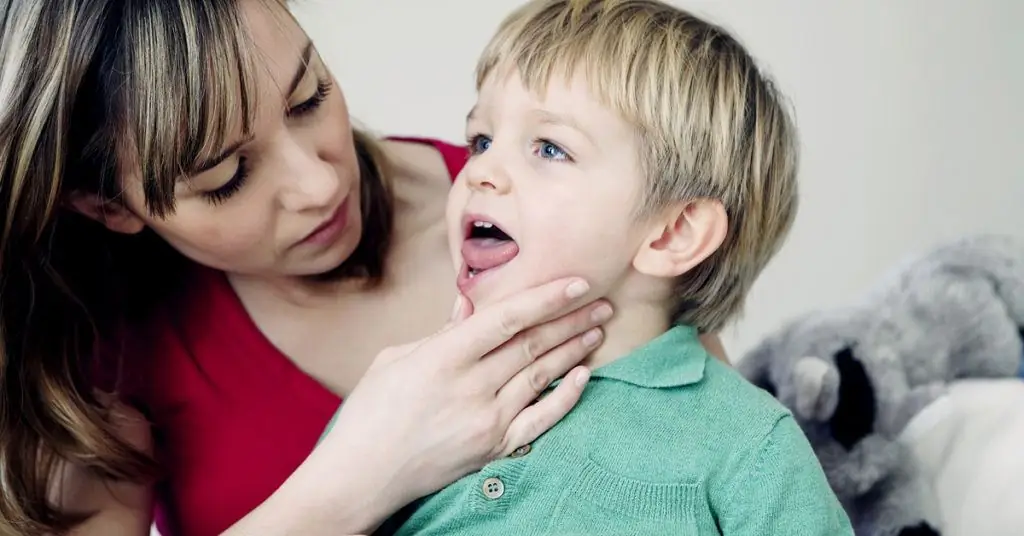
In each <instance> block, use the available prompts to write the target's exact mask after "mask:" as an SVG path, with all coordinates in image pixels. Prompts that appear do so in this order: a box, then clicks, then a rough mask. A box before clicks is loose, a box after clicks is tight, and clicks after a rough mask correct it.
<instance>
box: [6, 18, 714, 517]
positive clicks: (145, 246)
mask: <svg viewBox="0 0 1024 536" xmlns="http://www.w3.org/2000/svg"><path fill="white" fill-rule="evenodd" d="M4 14H5V18H4V21H3V29H2V37H3V40H2V42H0V54H2V65H3V70H2V72H0V136H2V143H0V151H2V153H0V206H2V207H3V209H4V211H3V216H4V221H3V223H2V228H0V229H2V234H0V285H2V287H0V300H2V302H0V308H2V325H0V333H2V342H3V347H2V348H3V354H2V362H0V363H2V366H3V369H2V372H0V374H2V376H0V380H2V382H3V385H2V392H0V427H2V428H0V462H2V468H0V485H2V490H3V497H2V500H0V533H2V534H8V533H17V534H49V533H55V532H64V531H65V530H66V529H69V528H71V527H74V532H73V533H74V534H80V535H91V534H103V535H115V536H116V535H122V534H123V535H133V536H134V535H142V534H147V533H148V530H149V526H150V524H151V522H152V520H153V511H154V508H153V505H154V503H155V504H156V505H157V508H156V510H157V513H158V518H157V521H158V524H159V525H160V528H161V530H162V532H164V534H165V535H168V536H170V535H174V534H189V535H200V536H202V535H209V534H219V533H224V534H256V533H258V534H261V535H273V534H285V533H287V534H310V535H315V534H328V533H329V534H339V533H357V532H368V531H370V530H372V529H373V528H374V527H375V526H377V525H378V524H379V523H380V522H381V521H382V520H384V519H385V518H387V517H388V516H389V515H391V514H392V513H394V512H395V511H397V510H398V509H399V508H400V507H401V506H403V505H405V504H407V503H409V502H411V501H413V500H414V499H416V498H418V497H421V496H423V495H425V494H428V493H431V492H433V491H435V490H437V489H439V488H440V487H442V486H444V485H446V484H448V483H450V482H452V481H454V480H455V479H457V478H458V477H460V476H462V475H464V474H466V473H468V472H470V471H472V470H473V469H475V468H477V467H479V466H481V465H482V464H483V463H485V462H486V461H488V460H489V459H493V458H494V457H496V456H501V455H504V454H507V453H508V452H510V451H511V450H513V449H514V448H516V447H517V446H520V445H523V444H525V443H528V442H530V441H532V440H533V439H534V438H535V437H537V435H539V434H540V433H542V432H543V431H544V430H546V429H548V428H549V427H550V426H551V425H552V424H553V423H554V422H556V421H557V420H558V419H560V418H561V417H562V416H563V415H564V414H565V412H567V411H568V410H569V408H570V407H572V405H573V404H574V403H575V401H576V400H577V398H578V396H579V394H580V392H581V390H582V387H583V385H584V384H585V382H586V380H587V377H588V376H587V371H586V370H585V369H583V368H582V367H578V366H577V364H578V363H579V362H580V361H581V360H582V359H583V358H584V357H585V355H586V354H587V353H588V352H589V351H590V350H591V349H593V348H594V347H595V346H596V345H597V344H599V343H600V325H601V324H603V323H604V322H605V321H606V320H607V319H608V317H609V316H610V314H611V309H610V307H609V305H608V304H606V303H604V302H602V301H601V300H596V299H595V297H594V296H590V295H589V294H588V293H587V287H586V284H585V282H583V281H577V280H565V281H555V282H551V283H550V284H548V285H546V286H543V287H541V288H538V289H535V291H533V292H532V293H527V294H523V295H521V296H518V297H516V298H515V299H513V300H510V301H507V302H506V303H503V304H500V305H497V306H495V307H493V308H491V309H489V310H486V311H484V310H481V311H475V312H474V311H472V310H471V309H472V307H471V306H470V305H469V304H468V303H465V301H464V300H462V299H459V298H457V296H456V294H455V291H454V289H453V287H454V285H452V282H453V278H454V275H455V274H454V273H453V270H452V268H451V265H450V260H449V258H448V253H447V249H446V246H445V239H444V229H443V225H444V224H443V218H442V214H443V210H444V204H445V200H446V193H447V187H448V184H449V183H450V181H451V180H452V178H453V177H454V175H455V174H457V173H458V171H459V169H460V168H461V164H462V161H464V159H465V152H464V150H463V149H462V148H460V147H455V146H451V145H447V144H444V143H441V142H436V141H429V140H400V139H395V140H375V139H373V138H371V137H370V136H368V135H366V134H364V133H361V132H360V131H358V130H355V129H353V128H352V127H351V125H350V122H349V115H348V111H347V109H346V106H345V101H344V98H343V96H342V94H341V90H340V88H339V87H338V86H337V84H336V83H335V80H334V79H333V78H332V77H331V76H330V73H329V72H328V70H327V68H326V66H325V65H323V63H322V62H321V60H320V58H319V56H318V55H317V53H316V51H315V49H314V48H313V47H312V45H311V44H310V43H309V41H308V37H307V36H306V35H305V34H304V33H303V32H302V30H301V28H299V26H298V25H297V24H296V22H295V21H294V20H293V19H292V18H291V16H290V15H289V14H288V12H287V9H286V7H285V6H284V5H283V2H282V1H281V0H215V1H214V0H147V1H125V0H91V1H89V2H83V1H75V0H50V1H48V2H42V1H28V0H26V1H23V2H18V3H11V4H9V5H8V7H7V8H6V10H5V13H4ZM453 301H454V302H455V303H456V304H457V307H456V311H455V312H454V313H449V311H448V309H447V307H446V306H447V305H448V304H451V303H452V302H453ZM471 313H473V314H472V316H470V314H471ZM449 318H450V319H451V320H452V321H451V322H449V323H448V325H447V326H444V324H445V321H446V319H449ZM442 326H444V327H442ZM409 341H417V342H414V343H411V344H409ZM381 349H384V350H381ZM716 349H717V347H716ZM371 364H372V365H371ZM565 374H568V375H567V376H566V377H567V381H564V382H562V383H561V384H560V385H559V386H558V387H557V388H556V389H554V390H553V391H552V393H551V394H550V395H549V396H545V397H542V398H541V399H540V401H539V402H537V403H536V404H532V405H531V403H532V402H533V401H534V400H536V399H537V398H538V396H539V395H540V394H541V393H542V392H543V391H544V390H545V389H546V388H547V386H548V385H549V384H550V382H551V380H553V379H554V378H556V377H560V376H562V375H565ZM357 383H358V388H357V387H356V385H357ZM342 400H344V401H345V405H344V407H345V410H344V411H343V412H342V413H341V415H340V417H339V420H338V423H337V425H336V426H335V427H334V428H333V430H332V432H331V433H330V434H329V435H328V436H327V437H325V438H323V441H322V442H321V443H320V444H319V445H318V446H316V448H315V449H314V446H315V445H316V443H317V439H318V436H319V434H320V433H321V431H322V430H323V427H324V425H325V424H326V423H327V420H328V418H329V417H330V415H331V414H332V413H333V412H334V410H335V409H336V408H337V407H338V404H340V403H341V401H342Z"/></svg>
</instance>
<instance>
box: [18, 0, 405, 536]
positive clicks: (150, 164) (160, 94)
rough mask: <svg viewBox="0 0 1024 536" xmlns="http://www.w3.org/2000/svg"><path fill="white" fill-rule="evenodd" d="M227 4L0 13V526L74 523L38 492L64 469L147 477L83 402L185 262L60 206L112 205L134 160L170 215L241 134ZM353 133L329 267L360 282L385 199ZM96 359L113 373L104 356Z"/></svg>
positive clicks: (156, 0) (240, 57)
mask: <svg viewBox="0 0 1024 536" xmlns="http://www.w3.org/2000/svg"><path fill="white" fill-rule="evenodd" d="M237 1H238V0H89V1H85V0H21V1H18V2H5V3H4V4H3V7H2V8H0V17H2V25H3V26H2V29H0V218H3V220H2V221H0V534H20V535H37V534H40V535H41V534H54V533H57V534H59V533H63V532H66V531H67V530H68V529H69V528H70V527H72V526H74V525H75V524H76V523H78V522H80V521H81V520H82V516H80V515H71V514H69V513H67V512H63V511H61V509H60V508H59V505H56V504H54V502H53V500H52V497H51V496H50V494H51V493H52V491H53V488H54V485H55V480H56V473H57V471H58V468H59V467H60V466H61V465H62V464H65V463H67V464H75V465H77V466H79V467H83V468H86V469H87V470H89V471H91V472H93V473H95V474H96V475H98V476H101V477H103V478H108V479H111V480H125V481H133V482H146V481H150V480H151V479H153V478H155V477H156V476H157V475H158V467H157V464H156V462H155V461H154V460H153V459H151V458H150V457H149V456H148V455H146V454H144V453H142V452H139V451H137V450H136V449H135V448H133V447H132V445H130V444H129V443H127V442H126V441H124V440H123V439H122V438H121V437H119V434H118V433H117V431H116V429H115V427H114V425H113V424H112V422H111V418H110V415H109V414H108V412H109V407H108V406H107V405H105V404H103V403H101V402H100V400H99V398H98V391H97V388H98V387H99V386H98V385H97V383H96V381H95V380H96V372H97V370H98V368H97V359H98V356H97V354H98V353H99V352H98V351H97V349H98V348H99V346H100V345H101V343H103V344H104V345H105V346H106V347H111V348H115V347H117V339H116V336H117V335H118V334H119V333H120V332H121V331H122V330H123V325H124V324H123V322H124V320H125V318H137V317H138V314H139V313H140V312H144V310H145V309H146V308H147V307H149V306H151V305H153V304H154V303H158V302H159V300H160V299H161V297H162V296H163V295H162V294H161V293H160V292H159V291H158V290H157V289H162V290H163V292H164V293H167V292H173V284H174V283H175V282H176V281H180V272H178V271H177V270H178V269H179V268H180V267H181V266H182V265H183V262H184V260H183V258H181V256H180V255H178V254H177V253H176V252H174V251H172V250H171V249H170V247H169V246H167V245H166V244H165V243H164V242H162V241H161V240H159V239H158V238H156V237H155V235H153V234H151V233H148V232H143V233H141V234H139V235H133V236H127V235H115V234H114V233H110V232H108V231H106V230H105V229H104V228H103V227H102V226H100V225H99V224H96V223H94V222H92V221H91V220H88V219H86V218H84V217H81V216H78V215H76V214H74V213H72V212H71V211H69V210H65V209H64V208H63V202H64V200H66V199H67V197H68V195H69V194H70V193H72V192H75V193H87V194H96V195H99V196H100V197H102V198H103V199H105V200H106V202H109V203H112V204H114V203H118V202H119V194H120V184H119V180H118V178H119V176H120V175H121V174H120V173H119V170H123V169H125V168H127V167H134V168H135V169H136V170H137V171H139V172H140V176H141V177H142V178H143V179H142V180H143V186H144V191H145V194H146V206H147V209H148V210H149V211H150V212H151V213H152V214H154V215H156V216H162V215H167V214H170V213H172V212H173V211H174V196H173V189H174V188H173V185H174V182H175V180H177V178H178V177H179V176H180V175H181V170H187V169H190V168H191V167H192V166H193V165H194V164H195V163H196V162H198V161H200V160H201V159H203V158H204V157H207V156H209V155H210V154H211V153H212V152H213V151H216V150H217V149H218V148H220V147H221V146H222V145H223V143H224V142H225V139H226V137H227V136H228V135H229V134H230V125H231V124H232V123H231V122H230V121H229V119H230V118H231V117H238V116H239V115H238V113H239V112H241V117H244V118H249V119H250V120H248V121H243V124H244V128H245V129H248V128H249V126H250V125H251V117H252V110H253V109H254V107H255V106H254V93H255V91H253V90H252V88H253V85H254V83H253V79H252V74H251V73H253V72H254V69H253V61H254V57H253V56H254V54H253V53H252V50H253V46H252V44H251V42H250V40H249V39H250V38H249V35H248V32H247V29H246V25H245V24H244V21H243V20H242V18H241V15H240V13H239V9H238V6H237ZM264 1H265V2H266V3H267V4H268V5H271V6H274V9H277V10H279V11H281V13H282V14H285V13H286V12H285V10H284V9H283V8H281V4H283V2H282V1H280V0H264ZM286 16H287V15H286ZM239 108H240V109H239ZM355 139H356V150H357V155H358V157H359V159H360V171H361V173H362V181H363V191H364V196H363V200H362V202H363V206H364V214H366V216H365V218H366V222H365V225H364V235H363V237H362V240H361V242H360V245H359V247H358V248H357V250H356V252H355V253H354V254H353V256H352V257H351V258H350V259H349V260H348V261H346V263H345V264H344V265H343V266H342V267H341V268H340V269H339V270H338V271H337V273H336V274H334V275H336V276H343V277H344V276H358V277H363V278H366V279H367V280H370V281H374V280H378V279H379V278H380V277H381V275H382V274H383V270H384V267H383V262H384V257H385V253H386V251H387V245H388V237H389V235H390V231H391V204H390V197H389V195H388V189H387V187H386V184H385V182H384V180H383V171H384V170H383V167H382V166H383V158H382V156H381V154H380V150H379V148H378V147H376V145H375V141H374V140H373V139H372V138H371V137H370V136H368V135H366V134H364V133H360V132H356V136H355ZM111 342H113V344H108V343H111ZM108 360H109V361H108ZM103 364H104V367H106V368H108V369H110V368H116V367H118V364H117V356H104V361H103ZM103 387H107V388H109V389H116V385H110V386H103Z"/></svg>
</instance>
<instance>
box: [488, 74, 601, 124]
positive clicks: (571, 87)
mask: <svg viewBox="0 0 1024 536" xmlns="http://www.w3.org/2000/svg"><path fill="white" fill-rule="evenodd" d="M502 112H505V113H510V114H513V115H520V116H522V114H526V115H525V116H524V117H525V118H528V119H531V120H533V121H535V122H539V123H559V124H567V125H569V126H575V127H579V128H583V127H587V126H588V125H589V124H590V123H593V122H595V120H600V119H602V118H603V117H604V116H610V115H612V114H611V113H610V110H608V109H607V107H606V106H604V105H603V104H602V103H601V102H600V101H599V100H598V99H597V98H596V96H595V95H594V93H593V92H592V91H591V88H590V86H589V85H588V83H587V80H586V78H585V77H584V76H583V75H582V74H578V73H577V74H573V75H571V76H566V75H563V74H560V73H555V74H553V75H552V76H550V77H548V78H547V79H546V80H543V81H538V82H536V83H534V84H532V85H531V86H527V85H526V84H525V83H524V81H523V79H522V77H521V76H519V73H518V72H517V71H516V70H515V69H511V70H508V71H505V72H495V73H492V74H491V75H489V76H488V77H487V78H486V79H485V80H484V83H483V84H481V86H480V91H479V92H478V95H477V102H476V105H475V106H474V107H473V109H472V110H471V111H470V113H469V118H474V117H476V116H477V115H478V114H479V113H487V114H489V115H490V114H496V113H497V114H500V113H502Z"/></svg>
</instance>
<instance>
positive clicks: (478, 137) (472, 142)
mask: <svg viewBox="0 0 1024 536" xmlns="http://www.w3.org/2000/svg"><path fill="white" fill-rule="evenodd" d="M490 141H491V139H490V137H489V136H485V135H483V134H473V135H470V136H467V137H466V144H467V145H468V146H469V154H470V155H476V154H480V153H482V152H483V151H484V150H485V149H481V148H480V144H481V143H490ZM533 143H535V144H540V145H542V146H543V145H550V146H551V147H554V148H555V149H557V150H558V151H559V152H560V153H562V155H564V158H562V159H557V160H555V161H556V162H573V161H574V159H573V157H572V155H570V154H569V151H567V150H566V149H565V148H564V147H562V146H561V145H559V144H557V143H555V142H553V141H551V140H548V139H545V138H537V139H535V140H533ZM538 156H540V155H538ZM548 160H552V159H550V158H549V159H548Z"/></svg>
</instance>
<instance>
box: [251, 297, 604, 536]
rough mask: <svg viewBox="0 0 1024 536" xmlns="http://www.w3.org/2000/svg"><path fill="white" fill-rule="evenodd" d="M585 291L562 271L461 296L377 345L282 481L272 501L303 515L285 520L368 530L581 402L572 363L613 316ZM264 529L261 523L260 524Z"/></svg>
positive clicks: (314, 529)
mask: <svg viewBox="0 0 1024 536" xmlns="http://www.w3.org/2000/svg"><path fill="white" fill-rule="evenodd" d="M588 292H589V286H588V285H587V284H586V283H585V282H584V281H581V280H579V279H568V280H560V281H556V282H553V283H549V284H546V285H542V286H540V287H537V288H534V289H531V290H528V291H526V292H523V293H521V294H519V295H517V296H515V297H513V298H510V299H507V300H505V301H503V302H501V303H498V304H495V305H493V306H491V307H488V308H485V309H481V310H479V311H475V312H473V311H471V305H470V304H469V302H468V300H465V299H464V298H460V300H459V302H458V304H457V306H456V312H455V313H454V314H453V320H452V322H450V323H449V325H447V326H446V327H445V328H444V329H442V330H441V331H440V332H438V333H437V334H435V335H433V336H431V337H428V338H426V339H424V340H422V341H419V342H416V343H414V344H409V345H405V346H401V347H396V348H390V349H387V350H385V351H383V352H381V354H380V355H379V356H378V358H377V359H376V361H375V362H374V364H373V366H372V367H371V368H370V370H369V371H367V373H366V375H365V376H364V377H363V379H362V380H361V381H360V383H359V385H358V386H357V387H356V389H355V390H354V391H353V392H352V393H351V394H350V396H349V397H348V398H347V399H346V400H345V402H344V405H343V407H342V410H341V412H340V414H339V415H338V417H337V419H336V421H335V424H334V427H333V428H332V430H331V431H330V432H329V433H328V434H327V436H326V437H325V438H324V439H323V441H322V442H321V444H320V445H319V446H318V447H317V448H316V450H315V451H314V452H313V454H312V455H311V456H310V458H309V459H308V460H307V461H306V463H305V464H304V465H303V466H302V467H300V469H299V470H298V471H296V473H295V474H294V475H293V476H292V478H291V479H290V480H289V482H288V483H286V484H285V486H284V487H283V488H282V489H281V490H280V492H279V494H278V498H277V500H278V503H279V504H280V505H281V509H282V510H283V509H285V508H287V507H286V506H285V504H290V505H291V507H292V508H296V507H297V508H301V509H302V510H303V511H304V512H305V513H304V514H303V517H304V523H305V524H304V525H303V526H302V527H301V528H302V530H299V529H298V528H296V527H295V526H291V527H289V528H290V529H292V530H294V531H296V532H295V533H302V534H320V533H321V531H324V532H323V533H334V534H337V533H339V531H347V532H345V533H355V532H363V531H368V530H369V531H372V530H373V529H374V528H375V527H376V526H377V524H379V523H380V522H381V521H383V520H384V519H385V518H386V517H387V516H389V515H391V514H392V513H393V512H395V511H396V510H397V509H399V508H401V507H402V506H404V505H405V504H407V503H409V502H411V501H413V500H415V499H417V498H419V497H422V496H424V495H427V494H430V493H432V492H434V491H437V490H438V489H440V488H442V487H444V486H446V485H448V484H450V483H451V482H454V481H455V480H457V479H458V478H460V477H462V476H464V475H466V474H468V473H470V472H472V471H475V470H477V469H479V468H480V467H482V466H483V465H484V464H486V463H487V462H489V461H491V460H493V459H495V458H497V457H500V456H503V455H506V454H508V453H509V452H511V451H512V450H514V449H515V448H517V447H519V446H521V445H524V444H526V443H529V442H531V441H533V440H534V439H536V438H537V437H538V436H539V435H540V434H541V433H543V432H545V431H546V430H548V429H549V428H550V427H551V426H553V425H554V424H555V423H556V422H558V421H559V420H560V419H561V418H562V417H563V416H565V414H566V413H567V412H568V411H569V410H570V409H571V408H572V407H573V406H574V405H575V404H576V402H577V400H578V399H579V396H580V394H581V393H582V391H583V387H584V385H585V384H586V382H587V380H588V379H589V377H590V375H589V371H588V370H586V369H585V368H584V367H578V366H577V365H578V364H579V363H580V361H582V360H583V359H584V358H585V357H586V356H587V355H589V353H590V352H591V351H593V349H594V348H596V347H597V346H598V345H599V344H600V342H601V340H602V332H601V330H600V327H599V326H601V325H603V324H604V323H605V322H606V321H607V320H608V319H609V318H610V317H611V314H612V310H611V307H610V305H609V304H607V303H606V302H604V301H595V299H594V297H592V296H590V295H588ZM567 373H568V374H567ZM563 375H565V381H563V382H561V383H560V384H559V385H558V387H556V388H555V389H554V390H552V391H551V392H550V393H549V394H548V395H546V396H544V397H543V398H542V399H541V400H539V401H536V400H537V398H538V396H540V395H541V394H542V393H543V392H544V391H545V390H546V389H547V388H548V387H549V385H550V384H551V382H553V381H554V380H556V379H558V378H559V377H562V376H563ZM534 401H536V403H534ZM289 496H290V497H291V499H290V500H286V499H283V498H282V497H289ZM274 500H275V499H274V498H272V499H271V500H270V501H268V503H266V504H264V505H263V507H261V509H262V510H265V511H266V515H265V516H263V517H267V518H269V517H270V516H271V510H277V508H275V507H273V502H274ZM282 501H283V502H282ZM243 523H245V522H244V521H243ZM250 526H252V527H256V526H258V525H256V524H250ZM269 528H270V527H268V526H267V525H262V529H263V533H264V534H271V533H272V532H267V529H269Z"/></svg>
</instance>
